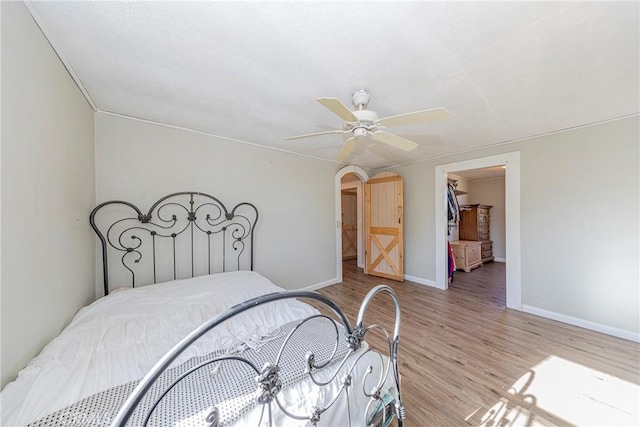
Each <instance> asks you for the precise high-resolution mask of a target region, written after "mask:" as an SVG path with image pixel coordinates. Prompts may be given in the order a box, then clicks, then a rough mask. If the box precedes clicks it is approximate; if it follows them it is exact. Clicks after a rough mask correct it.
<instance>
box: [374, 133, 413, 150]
mask: <svg viewBox="0 0 640 427" xmlns="http://www.w3.org/2000/svg"><path fill="white" fill-rule="evenodd" d="M371 137H372V138H373V139H375V140H376V141H380V142H384V143H385V144H388V145H391V146H392V147H395V148H398V149H400V150H403V151H411V150H413V149H415V148H416V147H417V146H418V144H416V143H415V142H413V141H409V140H408V139H404V138H402V137H400V136H398V135H394V134H392V133H388V132H383V131H377V132H373V133H371Z"/></svg>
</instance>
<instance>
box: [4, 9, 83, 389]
mask: <svg viewBox="0 0 640 427" xmlns="http://www.w3.org/2000/svg"><path fill="white" fill-rule="evenodd" d="M1 11H2V385H3V386H4V384H6V383H7V382H8V381H10V380H12V379H13V378H14V377H15V375H16V373H17V372H18V370H20V369H21V368H22V367H23V366H24V365H25V364H26V362H28V361H29V359H31V358H32V357H34V356H35V355H36V354H37V353H38V352H39V351H40V350H41V348H42V347H43V346H44V345H45V344H46V343H47V342H48V341H50V340H51V339H52V338H53V337H54V336H55V335H57V334H58V332H59V331H60V330H61V329H62V327H63V326H64V325H65V324H66V323H67V322H68V321H69V320H70V319H71V317H72V316H73V315H74V314H75V312H76V311H77V310H78V309H79V308H80V307H82V306H84V305H86V304H87V303H89V302H91V301H92V300H93V299H94V297H95V292H94V287H93V282H94V275H95V273H94V264H93V259H94V257H95V255H94V243H93V236H92V235H91V229H90V227H89V223H88V214H89V211H90V210H91V207H92V205H93V203H94V202H95V190H94V149H93V147H94V146H93V111H92V109H91V108H90V106H89V105H88V104H87V101H86V100H85V99H84V97H83V96H82V94H81V93H80V91H79V89H78V88H77V86H76V85H75V84H74V82H73V80H72V79H71V78H70V76H69V75H68V73H67V71H66V70H65V68H64V67H63V65H62V63H61V62H60V60H59V59H58V57H57V56H56V54H55V53H54V51H53V50H52V49H51V47H50V46H49V43H48V42H47V40H46V39H45V37H44V36H43V35H42V33H41V32H40V30H39V29H38V27H37V26H36V25H35V23H34V21H33V19H32V18H31V16H30V15H29V13H28V12H27V10H26V8H25V6H24V4H23V3H22V2H2V5H1Z"/></svg>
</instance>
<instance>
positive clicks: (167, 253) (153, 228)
mask: <svg viewBox="0 0 640 427" xmlns="http://www.w3.org/2000/svg"><path fill="white" fill-rule="evenodd" d="M107 207H108V208H110V209H107ZM131 210H133V216H132V212H131ZM98 213H100V215H98ZM97 217H98V218H97ZM257 221H258V210H257V209H256V207H255V206H254V205H252V204H251V203H246V202H244V203H239V204H237V205H236V206H235V207H234V208H233V209H232V210H231V211H229V210H228V209H227V208H226V207H225V205H224V204H223V203H222V202H221V201H220V200H218V199H217V198H215V197H213V196H210V195H208V194H205V193H199V192H194V191H183V192H179V193H173V194H169V195H167V196H164V197H162V198H160V199H159V200H158V201H157V202H155V203H154V204H153V205H152V206H151V208H150V209H149V211H148V212H147V213H143V212H142V211H141V210H140V209H139V208H138V207H137V206H136V205H134V204H132V203H130V202H126V201H122V200H111V201H108V202H104V203H101V204H99V205H98V206H96V207H95V208H94V209H93V210H92V211H91V215H90V216H89V222H90V223H91V227H92V228H93V230H94V231H95V232H96V234H97V235H98V237H99V238H100V242H101V245H102V273H103V282H104V293H105V295H108V294H109V272H110V267H109V263H108V260H109V254H110V253H112V254H113V255H114V256H115V255H120V256H121V257H120V262H121V264H122V267H121V268H120V275H121V276H122V273H123V272H124V273H127V271H128V274H127V275H128V276H130V280H131V281H130V284H131V286H136V285H137V284H141V283H144V282H146V283H151V282H152V283H157V282H158V281H162V280H167V279H164V278H165V277H169V279H178V278H185V277H194V276H198V275H202V274H211V273H215V272H224V271H229V270H253V231H254V229H255V226H256V223H257ZM101 230H106V232H105V233H103V231H101ZM167 245H168V249H167ZM185 253H186V254H187V255H184V256H182V257H181V256H180V254H185ZM143 254H148V255H143ZM185 258H186V259H185ZM112 268H113V267H112ZM111 272H112V273H113V272H117V270H115V269H114V270H111ZM136 273H138V280H136ZM151 273H152V274H151ZM140 276H142V280H141V279H140ZM121 278H122V277H121ZM122 280H124V278H122ZM123 285H125V284H120V286H123Z"/></svg>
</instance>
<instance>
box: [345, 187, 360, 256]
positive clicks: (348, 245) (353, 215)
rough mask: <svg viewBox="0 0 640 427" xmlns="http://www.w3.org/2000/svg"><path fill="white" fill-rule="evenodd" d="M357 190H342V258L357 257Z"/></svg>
mask: <svg viewBox="0 0 640 427" xmlns="http://www.w3.org/2000/svg"><path fill="white" fill-rule="evenodd" d="M357 239H358V191H357V190H356V189H355V188H354V189H351V190H342V259H343V260H348V259H355V258H357V257H358V244H357V241H358V240H357Z"/></svg>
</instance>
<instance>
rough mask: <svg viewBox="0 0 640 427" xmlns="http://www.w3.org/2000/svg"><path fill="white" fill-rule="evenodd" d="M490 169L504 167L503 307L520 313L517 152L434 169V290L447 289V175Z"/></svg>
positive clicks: (518, 173)
mask: <svg viewBox="0 0 640 427" xmlns="http://www.w3.org/2000/svg"><path fill="white" fill-rule="evenodd" d="M493 166H504V167H505V229H506V230H505V232H506V242H505V243H506V261H507V263H506V269H507V307H509V308H512V309H515V310H522V283H521V278H522V272H521V265H522V264H521V250H520V152H519V151H514V152H511V153H504V154H499V155H496V156H490V157H482V158H478V159H472V160H466V161H463V162H456V163H449V164H446V165H439V166H436V168H435V188H434V192H435V222H436V224H435V240H436V263H435V264H436V287H438V288H440V289H447V287H448V282H447V273H446V270H447V268H446V262H445V260H446V259H447V209H446V197H447V195H446V190H447V174H448V173H452V172H459V171H464V170H469V169H481V168H487V167H493Z"/></svg>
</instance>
